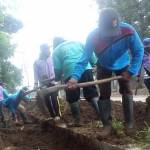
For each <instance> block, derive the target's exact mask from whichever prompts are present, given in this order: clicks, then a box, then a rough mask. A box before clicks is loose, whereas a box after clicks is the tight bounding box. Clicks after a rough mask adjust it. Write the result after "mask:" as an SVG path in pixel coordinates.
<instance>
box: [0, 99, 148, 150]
mask: <svg viewBox="0 0 150 150" xmlns="http://www.w3.org/2000/svg"><path fill="white" fill-rule="evenodd" d="M80 106H81V120H82V124H83V126H82V127H80V128H66V129H63V128H59V127H55V126H53V125H51V123H49V122H48V124H47V126H45V128H44V130H43V128H41V124H42V123H43V122H41V121H39V120H41V119H42V117H43V116H42V115H41V114H40V113H39V111H38V109H37V108H34V109H32V112H30V113H31V114H32V115H33V116H36V117H37V119H35V118H36V117H35V118H34V124H32V125H24V126H20V127H14V126H13V127H12V128H10V129H0V150H117V149H118V150H120V149H124V148H123V147H124V145H126V144H130V143H131V141H132V138H133V137H134V136H135V135H133V137H129V136H126V135H121V136H118V135H115V134H112V135H111V136H109V137H107V138H100V137H99V133H100V132H101V130H102V129H101V127H99V126H97V125H95V124H96V123H97V120H98V117H97V116H96V114H95V112H94V111H93V110H92V108H91V106H90V105H89V104H88V102H86V101H81V102H80ZM145 107H146V103H144V102H135V103H134V110H135V111H134V114H135V123H136V130H137V131H140V130H141V129H142V128H143V127H144V126H145V123H147V124H148V125H150V115H145ZM112 108H113V109H112V114H113V117H115V118H116V119H118V120H121V121H123V114H122V105H121V102H119V101H116V102H112ZM29 110H31V108H29ZM63 110H64V111H63V114H62V119H63V120H64V121H65V122H66V123H67V122H70V121H72V116H71V113H70V109H69V107H67V106H66V107H65V109H64V108H63Z"/></svg>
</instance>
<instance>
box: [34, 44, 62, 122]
mask: <svg viewBox="0 0 150 150" xmlns="http://www.w3.org/2000/svg"><path fill="white" fill-rule="evenodd" d="M38 85H40V86H46V87H51V86H54V85H55V73H54V66H53V60H52V57H51V54H50V47H49V45H48V44H46V43H44V44H42V45H41V46H40V55H39V59H37V60H36V61H35V63H34V86H35V87H37V86H38ZM57 96H58V93H57V92H53V93H48V94H46V95H45V96H44V99H45V105H46V107H47V108H48V111H49V113H50V117H51V118H53V119H54V120H55V121H56V120H60V109H59V103H58V99H57Z"/></svg>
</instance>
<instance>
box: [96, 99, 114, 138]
mask: <svg viewBox="0 0 150 150" xmlns="http://www.w3.org/2000/svg"><path fill="white" fill-rule="evenodd" d="M98 106H99V111H100V118H101V121H102V123H103V131H102V132H101V133H100V135H101V136H102V137H106V136H108V135H110V134H111V131H112V117H111V101H110V100H109V99H108V100H99V101H98Z"/></svg>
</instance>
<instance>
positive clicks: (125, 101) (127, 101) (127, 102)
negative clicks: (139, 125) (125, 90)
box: [122, 94, 134, 129]
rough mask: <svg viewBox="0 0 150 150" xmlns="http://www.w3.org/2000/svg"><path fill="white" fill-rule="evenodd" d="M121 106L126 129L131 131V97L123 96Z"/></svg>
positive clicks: (132, 118) (132, 121)
mask: <svg viewBox="0 0 150 150" xmlns="http://www.w3.org/2000/svg"><path fill="white" fill-rule="evenodd" d="M122 105H123V113H124V119H125V123H126V128H128V129H132V128H133V127H134V116H133V95H127V94H126V95H123V96H122Z"/></svg>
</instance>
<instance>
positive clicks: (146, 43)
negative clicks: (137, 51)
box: [143, 38, 150, 47]
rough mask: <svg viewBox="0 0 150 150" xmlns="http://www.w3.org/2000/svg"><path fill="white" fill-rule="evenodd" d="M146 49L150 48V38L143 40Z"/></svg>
mask: <svg viewBox="0 0 150 150" xmlns="http://www.w3.org/2000/svg"><path fill="white" fill-rule="evenodd" d="M143 44H144V47H150V38H145V39H144V40H143Z"/></svg>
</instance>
